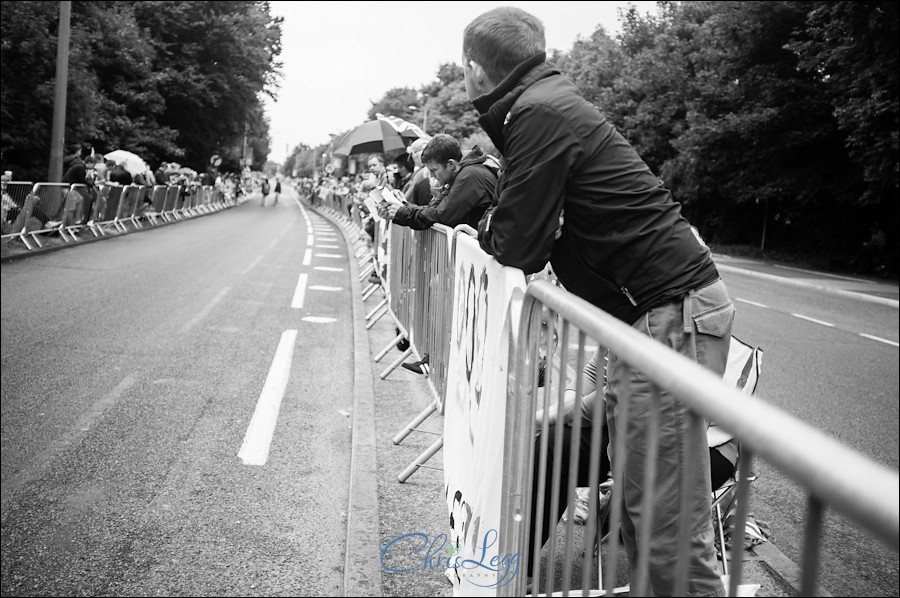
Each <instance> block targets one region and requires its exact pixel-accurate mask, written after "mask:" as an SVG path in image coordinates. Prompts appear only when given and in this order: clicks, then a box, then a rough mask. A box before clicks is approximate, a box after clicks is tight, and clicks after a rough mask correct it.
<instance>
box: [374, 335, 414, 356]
mask: <svg viewBox="0 0 900 598" xmlns="http://www.w3.org/2000/svg"><path fill="white" fill-rule="evenodd" d="M404 338H406V335H405V334H404V333H402V332H401V333H400V334H398V335H397V336H396V337H394V340H392V341H391V342H389V343H388V344H387V346H386V347H385V348H384V349H382V350H381V351H380V352H379V353H378V355H376V356H375V363H378V362H379V361H381V359H382V358H383V357H384V356H385V355H387V352H388V351H390V350H391V349H393V348H394V346H395V345H396V344H397V343H399V342H400V341H402V340H403V339H404ZM398 348H399V347H398Z"/></svg>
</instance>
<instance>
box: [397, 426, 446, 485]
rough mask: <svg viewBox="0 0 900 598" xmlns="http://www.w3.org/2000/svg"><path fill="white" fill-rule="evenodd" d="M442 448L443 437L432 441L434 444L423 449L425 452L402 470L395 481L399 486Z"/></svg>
mask: <svg viewBox="0 0 900 598" xmlns="http://www.w3.org/2000/svg"><path fill="white" fill-rule="evenodd" d="M443 446H444V437H443V436H441V437H440V438H438V439H437V440H435V441H434V444H432V445H431V446H429V447H428V448H427V449H425V452H424V453H422V454H421V455H419V456H418V457H417V458H416V460H415V461H413V462H412V463H410V464H409V467H407V468H406V469H404V470H403V471H402V472H401V473H400V475H398V476H397V481H398V482H400V483H401V484H402V483H403V482H405V481H406V480H408V479H409V476H411V475H412V474H414V473H416V472H417V471H418V470H419V468H420V467H422V466H423V465H425V463H426V462H427V461H428V460H429V459H431V458H432V457H434V455H435V453H437V452H438V451H439V450H441V448H442V447H443Z"/></svg>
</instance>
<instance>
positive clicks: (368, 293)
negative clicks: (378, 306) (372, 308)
mask: <svg viewBox="0 0 900 598" xmlns="http://www.w3.org/2000/svg"><path fill="white" fill-rule="evenodd" d="M379 286H380V285H377V284H375V283H373V282H370V283H369V286H367V287H366V290H365V291H363V294H362V300H363V303H365V302H366V301H368V299H369V297H371V296H372V295H373V294H374V293H375V291H377V290H378V287H379Z"/></svg>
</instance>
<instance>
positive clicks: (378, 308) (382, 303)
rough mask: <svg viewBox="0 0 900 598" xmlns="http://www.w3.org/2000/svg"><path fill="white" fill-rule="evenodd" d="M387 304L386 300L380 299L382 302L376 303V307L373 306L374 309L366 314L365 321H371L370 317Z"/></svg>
mask: <svg viewBox="0 0 900 598" xmlns="http://www.w3.org/2000/svg"><path fill="white" fill-rule="evenodd" d="M387 302H388V300H387V298H385V299H382V300H381V301H380V302H379V303H378V305H376V306H375V309H373V310H372V311H370V312H369V313H367V314H366V320H371V319H372V316H374V315H375V314H376V313H378V311H379V310H380V309H381V308H382V307H384V306H385V305H387Z"/></svg>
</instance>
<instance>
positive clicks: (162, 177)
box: [153, 162, 169, 185]
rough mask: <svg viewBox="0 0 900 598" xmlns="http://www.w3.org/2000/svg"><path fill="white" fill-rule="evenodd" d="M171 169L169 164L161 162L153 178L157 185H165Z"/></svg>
mask: <svg viewBox="0 0 900 598" xmlns="http://www.w3.org/2000/svg"><path fill="white" fill-rule="evenodd" d="M168 169H169V163H168V162H160V163H159V168H157V169H156V172H154V173H153V178H154V180H155V182H156V184H157V185H165V184H167V183H168V180H169V173H168V172H167V171H168Z"/></svg>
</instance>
